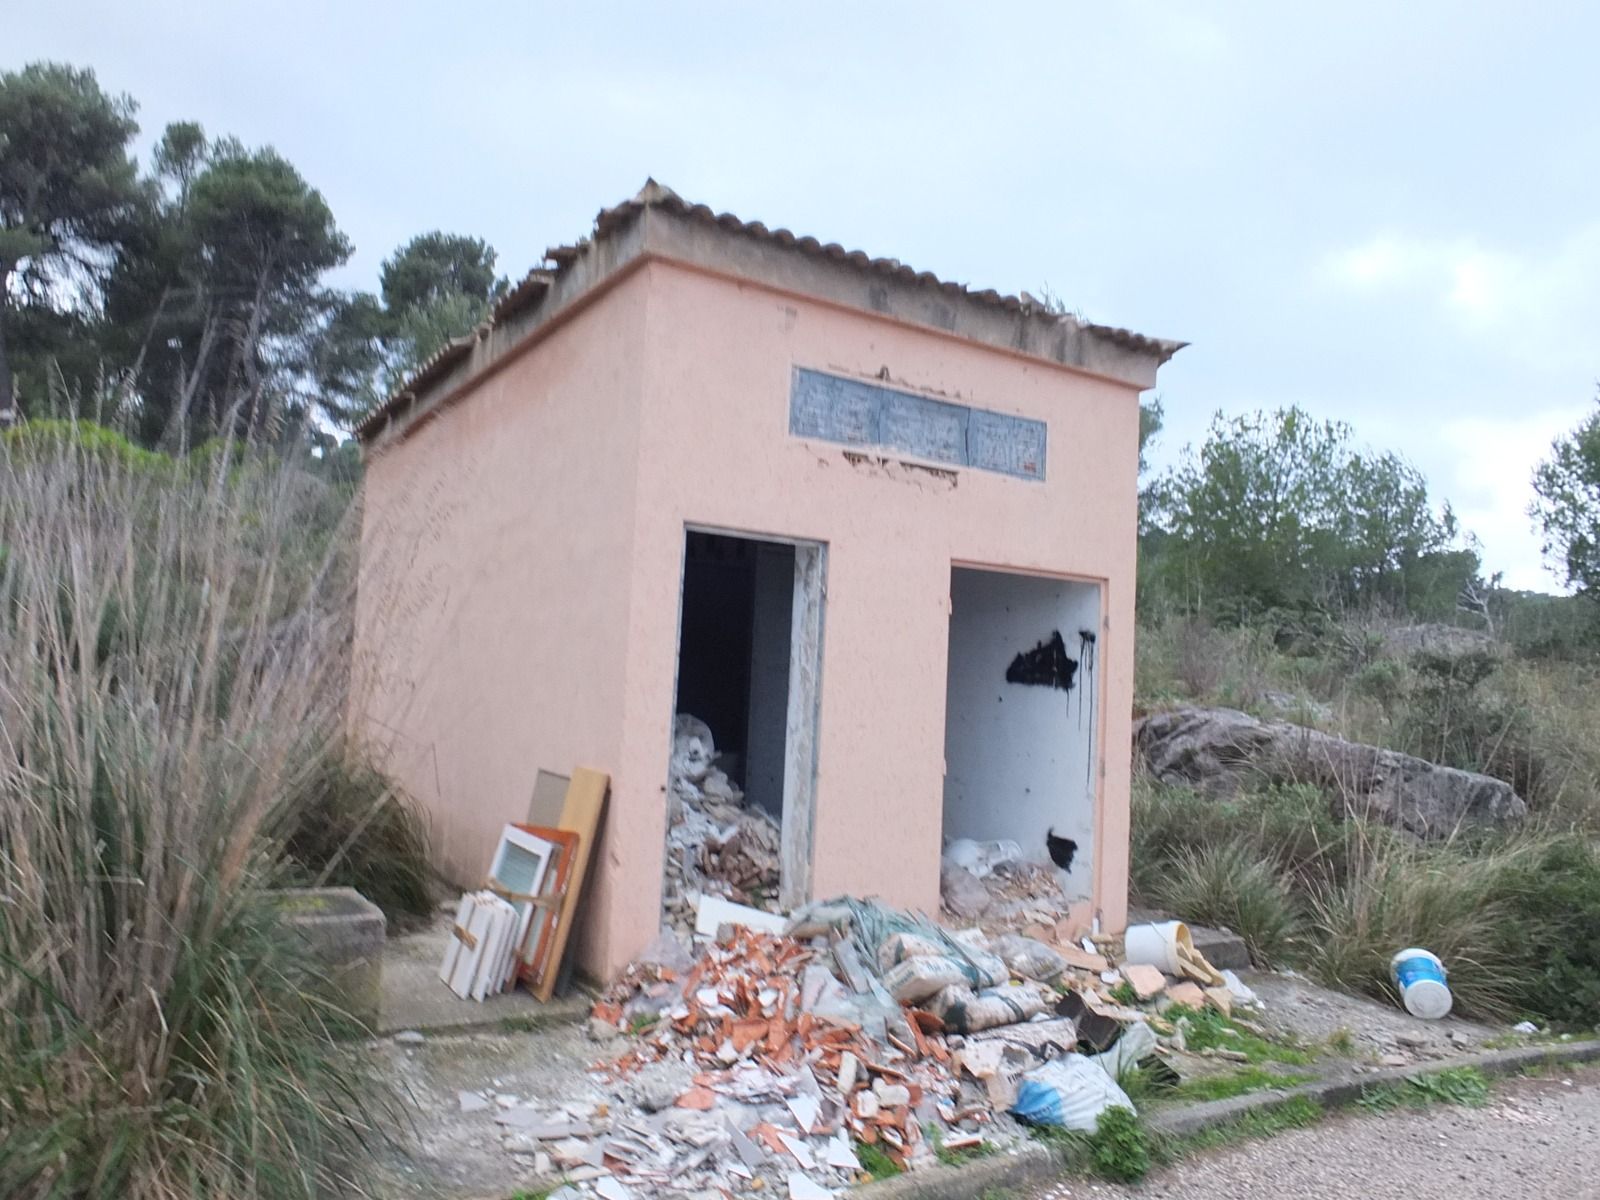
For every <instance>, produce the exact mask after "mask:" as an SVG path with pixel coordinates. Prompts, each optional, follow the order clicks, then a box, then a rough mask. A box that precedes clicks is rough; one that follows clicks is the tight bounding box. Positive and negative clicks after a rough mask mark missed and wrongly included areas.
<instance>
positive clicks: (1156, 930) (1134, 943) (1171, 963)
mask: <svg viewBox="0 0 1600 1200" xmlns="http://www.w3.org/2000/svg"><path fill="white" fill-rule="evenodd" d="M1179 946H1183V947H1186V948H1187V949H1188V950H1189V951H1190V952H1191V953H1192V952H1193V951H1194V941H1193V940H1192V939H1191V938H1190V937H1189V927H1188V926H1187V925H1185V924H1184V923H1183V922H1182V921H1162V922H1161V923H1160V924H1155V925H1130V926H1128V932H1127V933H1125V934H1123V953H1122V958H1123V961H1124V962H1131V963H1144V964H1147V965H1149V966H1152V967H1160V968H1161V969H1162V970H1163V971H1165V972H1166V973H1167V974H1168V975H1177V974H1178V973H1179V972H1180V970H1181V968H1182V966H1183V964H1182V963H1181V962H1179V961H1178V947H1179Z"/></svg>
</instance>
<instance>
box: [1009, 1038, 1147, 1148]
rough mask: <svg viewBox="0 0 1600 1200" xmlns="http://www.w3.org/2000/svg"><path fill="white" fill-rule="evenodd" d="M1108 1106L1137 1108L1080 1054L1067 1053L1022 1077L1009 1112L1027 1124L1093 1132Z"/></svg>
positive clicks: (1094, 1065)
mask: <svg viewBox="0 0 1600 1200" xmlns="http://www.w3.org/2000/svg"><path fill="white" fill-rule="evenodd" d="M1108 1108H1125V1109H1127V1110H1128V1111H1129V1112H1131V1113H1135V1114H1136V1113H1137V1112H1138V1110H1137V1109H1135V1108H1134V1107H1133V1101H1132V1100H1129V1099H1128V1093H1127V1092H1125V1091H1123V1090H1122V1089H1121V1088H1120V1087H1118V1086H1117V1081H1116V1080H1115V1079H1112V1078H1111V1076H1109V1075H1107V1074H1106V1073H1105V1072H1104V1071H1102V1070H1101V1069H1100V1068H1099V1066H1097V1065H1096V1064H1094V1063H1092V1062H1090V1061H1089V1060H1088V1059H1087V1058H1085V1057H1083V1055H1081V1054H1068V1055H1066V1056H1065V1057H1063V1058H1058V1059H1055V1060H1054V1061H1052V1062H1047V1063H1045V1065H1044V1066H1042V1067H1038V1068H1036V1069H1035V1070H1032V1071H1029V1072H1028V1073H1027V1074H1026V1075H1024V1076H1023V1077H1022V1083H1021V1085H1020V1086H1019V1087H1018V1088H1017V1102H1016V1103H1015V1104H1013V1105H1012V1106H1011V1112H1012V1114H1013V1115H1015V1116H1016V1118H1017V1119H1018V1120H1020V1121H1026V1122H1028V1124H1030V1125H1054V1126H1059V1127H1060V1128H1062V1129H1076V1130H1080V1131H1081V1132H1083V1133H1093V1132H1094V1131H1095V1127H1096V1126H1098V1125H1099V1123H1100V1114H1101V1113H1103V1112H1105V1111H1106V1110H1107V1109H1108Z"/></svg>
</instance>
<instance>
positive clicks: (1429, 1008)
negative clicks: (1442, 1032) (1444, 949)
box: [1389, 946, 1455, 1021]
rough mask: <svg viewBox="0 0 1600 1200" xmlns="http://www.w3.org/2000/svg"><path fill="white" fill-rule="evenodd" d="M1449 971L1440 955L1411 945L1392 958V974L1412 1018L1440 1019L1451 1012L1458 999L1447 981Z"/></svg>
mask: <svg viewBox="0 0 1600 1200" xmlns="http://www.w3.org/2000/svg"><path fill="white" fill-rule="evenodd" d="M1449 974H1450V972H1448V971H1446V970H1445V968H1444V963H1442V962H1440V961H1439V958H1438V956H1437V955H1435V954H1433V953H1431V952H1430V951H1427V950H1423V949H1421V948H1420V947H1418V946H1411V947H1408V948H1407V949H1405V950H1402V951H1400V953H1398V954H1396V955H1395V956H1394V957H1393V958H1392V959H1390V960H1389V977H1390V978H1391V979H1393V980H1394V985H1395V987H1397V988H1399V989H1400V1003H1402V1004H1404V1005H1405V1006H1406V1011H1407V1012H1408V1013H1410V1014H1411V1015H1412V1016H1413V1017H1421V1018H1423V1019H1424V1020H1426V1021H1437V1020H1438V1019H1439V1018H1440V1017H1442V1016H1445V1015H1446V1014H1447V1013H1449V1011H1450V1006H1451V1005H1452V1004H1454V1003H1455V998H1454V997H1453V996H1451V995H1450V985H1449V984H1448V983H1446V982H1445V980H1446V979H1447V978H1448V977H1449Z"/></svg>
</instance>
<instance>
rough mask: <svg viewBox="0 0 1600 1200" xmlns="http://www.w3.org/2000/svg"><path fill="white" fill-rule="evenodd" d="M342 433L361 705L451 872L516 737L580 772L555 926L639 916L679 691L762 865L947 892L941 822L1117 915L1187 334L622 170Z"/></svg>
mask: <svg viewBox="0 0 1600 1200" xmlns="http://www.w3.org/2000/svg"><path fill="white" fill-rule="evenodd" d="M547 258H548V262H549V265H548V266H547V267H545V268H542V269H540V270H536V271H534V272H533V273H532V274H530V275H529V276H528V277H527V278H526V279H524V280H523V281H522V282H521V283H520V284H519V285H517V287H516V288H515V289H514V290H513V291H512V292H511V293H510V294H509V295H508V296H507V297H506V298H505V300H504V301H502V302H501V304H500V305H499V306H498V308H497V309H496V310H495V312H494V314H493V316H492V318H491V319H490V320H489V321H487V322H486V323H485V324H484V325H483V326H482V327H480V328H479V329H478V330H477V331H475V333H473V334H472V335H470V336H468V337H466V338H462V339H460V340H458V341H457V342H455V343H454V344H452V345H450V346H449V347H447V348H446V349H444V350H443V351H441V352H440V353H439V354H438V355H437V356H436V357H435V358H434V359H433V360H432V361H431V362H430V363H428V364H427V365H426V366H425V367H424V368H423V369H422V370H421V371H420V372H419V374H418V375H417V377H416V378H415V379H413V380H412V381H411V383H410V384H409V385H408V386H407V388H406V389H405V390H404V391H403V392H401V393H400V394H398V395H396V396H395V397H393V398H392V399H391V400H390V401H389V402H388V403H386V404H385V405H384V406H383V407H382V408H381V409H380V410H379V411H378V412H376V413H375V414H374V415H373V416H372V417H371V418H370V419H368V420H367V421H366V422H365V423H364V424H363V425H362V426H361V428H360V430H359V435H360V438H361V440H362V442H363V443H364V446H365V449H366V455H367V461H368V474H367V482H366V494H365V517H364V522H365V523H364V530H363V541H362V564H361V579H360V589H361V598H360V604H359V611H358V630H357V643H358V664H359V669H358V674H357V678H358V680H359V690H358V694H357V697H356V701H355V703H356V705H357V708H356V714H357V720H358V721H359V722H360V723H361V725H362V728H364V730H365V731H366V734H367V736H368V738H369V740H370V741H371V742H372V743H373V744H374V746H375V747H376V748H377V749H378V750H379V751H380V752H381V753H382V754H383V755H385V756H386V759H387V763H388V766H389V768H390V770H391V771H392V772H393V773H394V774H395V775H396V776H397V777H398V778H399V780H400V781H401V782H402V783H403V784H404V786H405V787H406V788H408V789H409V790H410V792H411V793H412V794H413V795H415V796H416V797H417V798H418V799H419V800H420V802H421V803H422V804H424V805H425V807H426V809H427V811H428V812H429V814H430V816H431V820H432V825H433V832H434V838H435V845H436V848H437V853H438V857H439V865H440V867H441V868H442V870H443V871H444V872H445V873H446V875H448V876H449V877H451V878H453V879H454V880H456V881H457V882H460V883H462V884H473V883H476V882H478V881H479V879H480V878H481V876H482V873H483V871H484V868H485V866H486V865H487V861H488V857H489V854H490V851H491V849H492V846H493V843H494V839H495V837H496V835H497V833H498V831H499V829H500V827H501V825H502V824H503V823H505V822H506V821H510V820H520V819H522V818H523V815H524V813H525V812H526V810H527V806H528V800H529V794H530V792H531V789H532V787H533V783H534V778H535V774H536V772H537V770H538V769H539V768H541V767H543V768H547V769H550V770H554V771H558V772H561V773H566V772H568V771H570V770H571V769H572V768H573V767H574V766H580V765H581V766H589V767H594V768H596V769H599V770H603V771H606V772H608V773H609V774H610V776H611V779H612V793H611V801H610V806H609V809H608V811H607V814H606V820H605V825H604V830H603V833H602V836H601V840H600V844H599V846H598V848H597V858H596V867H595V874H594V875H593V876H592V877H591V878H592V885H591V889H590V893H589V898H588V901H587V903H586V905H585V909H584V913H583V917H582V927H581V928H580V930H579V931H578V932H579V939H580V943H579V945H580V963H581V965H582V966H583V967H584V968H585V969H586V970H588V971H589V972H591V973H593V974H595V975H599V976H609V975H611V974H613V973H614V972H615V971H617V970H618V969H619V968H620V967H621V966H622V964H624V963H625V962H626V961H627V960H628V959H629V958H630V957H631V956H632V955H634V954H635V953H637V952H638V951H639V950H640V949H641V948H643V947H644V946H645V945H646V944H647V943H648V942H649V941H650V940H651V939H652V938H653V936H654V935H655V932H656V930H657V928H658V924H659V918H660V906H661V895H662V872H663V863H664V839H665V833H666V820H667V816H666V813H667V808H666V794H667V780H668V762H669V757H670V752H671V748H672V739H673V721H674V715H675V713H677V712H679V711H686V712H690V713H693V714H694V715H696V716H698V717H700V718H702V719H704V720H705V721H707V722H708V723H709V724H710V726H711V729H712V732H713V734H714V736H715V738H716V740H717V743H718V746H719V749H722V750H726V751H728V752H729V760H728V761H729V762H731V763H735V764H736V765H737V766H736V769H737V773H738V775H739V776H740V781H741V782H742V784H743V786H744V788H745V790H746V792H747V794H748V798H749V802H750V803H752V804H760V805H762V806H764V807H766V808H768V809H769V811H771V812H773V813H774V814H775V815H778V816H779V817H780V820H781V831H782V832H781V839H782V851H783V853H782V858H783V878H782V893H783V898H784V900H785V901H786V902H787V903H790V904H793V903H797V902H799V901H802V900H804V899H806V898H809V897H826V896H831V895H836V894H839V893H851V894H856V895H877V896H881V897H883V898H884V899H886V900H887V901H889V902H892V903H895V904H900V905H905V906H911V907H917V908H921V909H924V910H928V911H933V910H936V907H937V905H938V902H939V868H940V850H941V846H942V845H943V843H944V841H945V840H946V839H951V838H957V837H973V838H978V839H990V838H1012V839H1015V840H1016V841H1018V842H1019V843H1020V844H1021V845H1022V846H1023V847H1024V849H1025V851H1026V852H1027V853H1028V854H1030V855H1032V856H1035V857H1038V858H1039V859H1041V860H1043V859H1044V858H1045V836H1046V832H1047V830H1049V829H1050V828H1052V827H1053V828H1054V830H1055V832H1056V834H1057V836H1061V837H1068V838H1071V839H1073V840H1074V841H1076V842H1077V844H1078V852H1077V855H1076V858H1075V860H1074V862H1073V865H1072V868H1071V871H1070V874H1069V876H1068V879H1067V885H1066V886H1067V890H1068V891H1069V893H1070V897H1071V899H1072V900H1073V913H1074V915H1075V917H1076V918H1077V919H1078V920H1080V921H1082V922H1083V923H1084V924H1085V925H1087V924H1088V923H1089V922H1091V921H1092V920H1094V919H1095V918H1098V919H1099V921H1100V924H1101V926H1102V928H1105V929H1108V930H1112V931H1115V930H1120V929H1121V928H1122V926H1123V924H1124V921H1125V919H1126V910H1127V877H1128V792H1129V736H1130V722H1131V716H1130V708H1131V704H1132V699H1133V635H1134V574H1135V526H1136V517H1137V500H1136V492H1137V473H1138V472H1137V461H1138V439H1139V393H1140V392H1141V391H1142V390H1143V389H1146V388H1149V387H1151V386H1153V385H1154V383H1155V380H1156V369H1157V367H1158V366H1159V365H1160V364H1161V363H1163V362H1165V361H1166V360H1167V359H1168V358H1169V357H1171V356H1172V354H1173V353H1174V352H1175V351H1176V350H1178V349H1179V347H1180V345H1181V343H1177V342H1170V341H1161V340H1157V339H1154V338H1148V337H1144V336H1142V335H1139V334H1135V333H1131V332H1129V331H1127V330H1124V329H1114V328H1110V327H1107V326H1102V325H1094V324H1089V323H1086V322H1084V321H1082V320H1079V319H1077V318H1075V317H1072V316H1063V315H1060V314H1057V313H1053V312H1049V311H1046V310H1045V309H1043V308H1042V307H1041V306H1039V305H1037V304H1035V303H1033V302H1031V301H1029V300H1026V299H1023V300H1018V299H1015V298H1012V297H1007V296H1000V295H997V294H996V293H994V292H974V291H969V290H967V289H966V288H964V287H961V286H959V285H955V284H951V283H945V282H942V281H940V280H938V279H936V278H934V277H933V276H931V275H928V274H925V273H919V272H917V271H914V270H912V269H910V268H908V267H905V266H903V265H901V264H900V263H898V262H894V261H890V260H884V259H874V258H869V257H868V256H867V255H865V254H861V253H859V252H851V251H846V250H843V249H841V248H840V247H838V246H835V245H823V244H820V243H818V242H817V241H815V240H813V239H811V238H801V237H795V236H794V235H792V234H790V233H788V232H787V231H784V230H773V229H768V228H766V227H765V226H763V225H760V224H757V223H748V222H744V221H740V220H738V219H736V218H734V217H731V216H727V215H722V216H718V215H716V214H715V213H713V212H712V211H711V210H710V209H707V208H704V207H702V206H697V205H691V204H688V203H685V202H684V201H683V200H681V199H679V198H678V197H677V196H676V195H674V194H673V193H672V192H671V191H669V190H667V189H666V188H663V187H660V186H659V185H657V184H655V183H649V184H647V185H646V186H645V188H644V190H643V191H641V192H640V193H639V194H638V195H637V196H635V197H634V198H633V199H631V200H628V201H626V202H624V203H622V204H619V205H617V206H616V207H614V208H609V209H606V210H605V211H603V212H602V213H601V214H600V215H599V217H598V218H597V220H596V222H595V228H594V234H593V236H592V237H590V238H589V239H587V240H585V241H583V242H580V243H579V244H577V245H574V246H564V247H561V248H559V249H555V250H551V251H549V252H548V255H547Z"/></svg>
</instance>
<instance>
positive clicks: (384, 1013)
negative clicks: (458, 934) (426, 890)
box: [374, 910, 594, 1034]
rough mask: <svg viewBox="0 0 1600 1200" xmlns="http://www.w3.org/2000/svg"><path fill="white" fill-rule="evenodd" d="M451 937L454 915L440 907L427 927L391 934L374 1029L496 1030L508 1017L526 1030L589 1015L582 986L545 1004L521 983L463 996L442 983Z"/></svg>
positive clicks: (588, 998) (573, 1021) (569, 1022)
mask: <svg viewBox="0 0 1600 1200" xmlns="http://www.w3.org/2000/svg"><path fill="white" fill-rule="evenodd" d="M450 936H451V935H450V917H449V915H448V914H447V913H446V912H444V911H442V910H441V911H440V912H439V913H438V914H436V915H435V917H434V919H433V921H432V923H431V924H429V926H428V927H427V928H426V929H422V930H419V931H417V932H416V933H408V934H405V935H403V936H401V937H394V938H390V939H389V941H388V943H387V944H386V945H385V946H384V949H383V993H382V996H381V997H380V1000H379V1004H378V1021H377V1025H376V1026H375V1027H374V1028H375V1031H376V1032H378V1033H384V1034H389V1033H399V1032H401V1031H402V1030H417V1031H420V1032H422V1033H428V1032H440V1031H447V1030H448V1031H455V1032H462V1031H465V1030H471V1029H497V1028H499V1027H500V1026H501V1025H502V1024H504V1023H506V1022H511V1023H513V1024H515V1025H517V1026H518V1027H519V1028H521V1029H524V1030H526V1029H534V1028H544V1027H546V1026H551V1025H572V1024H576V1023H578V1022H580V1021H582V1020H583V1018H584V1017H586V1016H588V1014H589V1005H590V1004H591V1003H593V1001H594V997H592V996H590V995H588V994H587V993H586V992H584V991H582V990H581V989H579V988H574V989H573V991H572V993H571V994H570V995H568V996H564V997H562V996H558V997H556V998H555V999H553V1000H551V1001H550V1002H549V1003H547V1004H541V1003H540V1002H539V1001H538V1000H537V999H535V998H534V996H533V994H532V993H531V992H529V991H527V990H525V989H523V988H520V987H519V988H516V989H514V990H512V991H509V992H505V993H502V994H501V995H499V996H495V997H492V998H491V999H488V1000H485V1001H483V1002H482V1003H481V1004H480V1003H475V1002H474V1001H471V1000H463V999H461V998H460V997H459V996H457V995H456V994H455V993H454V992H452V991H451V990H450V989H449V988H447V987H446V986H445V985H444V984H442V983H440V982H439V963H440V962H441V961H442V960H443V958H444V948H445V944H446V942H447V941H448V940H449V938H450Z"/></svg>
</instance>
